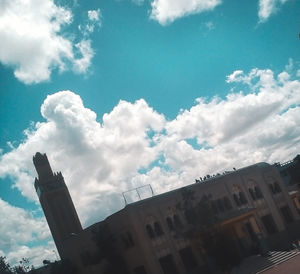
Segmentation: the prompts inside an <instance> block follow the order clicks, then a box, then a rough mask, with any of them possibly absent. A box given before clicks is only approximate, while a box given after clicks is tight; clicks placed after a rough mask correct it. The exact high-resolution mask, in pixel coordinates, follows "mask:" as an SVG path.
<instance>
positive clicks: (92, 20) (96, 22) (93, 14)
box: [78, 9, 102, 37]
mask: <svg viewBox="0 0 300 274" xmlns="http://www.w3.org/2000/svg"><path fill="white" fill-rule="evenodd" d="M101 17H102V15H101V11H100V9H97V10H89V11H88V12H87V20H86V22H85V24H83V25H79V26H78V29H79V30H80V31H81V33H82V34H83V35H84V36H85V37H87V36H89V35H90V34H91V33H93V32H94V30H95V29H96V28H98V29H99V28H100V27H101V25H102V22H101Z"/></svg>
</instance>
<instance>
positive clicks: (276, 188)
mask: <svg viewBox="0 0 300 274" xmlns="http://www.w3.org/2000/svg"><path fill="white" fill-rule="evenodd" d="M280 192H281V187H280V186H279V184H278V183H277V182H275V183H274V193H280Z"/></svg>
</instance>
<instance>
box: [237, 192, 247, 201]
mask: <svg viewBox="0 0 300 274" xmlns="http://www.w3.org/2000/svg"><path fill="white" fill-rule="evenodd" d="M239 196H240V202H241V204H247V203H248V201H247V198H246V196H245V194H244V192H242V191H240V192H239Z"/></svg>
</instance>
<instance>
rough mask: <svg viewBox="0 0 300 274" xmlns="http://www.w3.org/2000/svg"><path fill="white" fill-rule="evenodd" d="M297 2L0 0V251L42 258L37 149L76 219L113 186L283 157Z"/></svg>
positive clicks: (93, 213) (171, 183)
mask: <svg viewBox="0 0 300 274" xmlns="http://www.w3.org/2000/svg"><path fill="white" fill-rule="evenodd" d="M299 11H300V2H299V1H296V0H256V1H237V0H234V1H233V0H232V1H229V0H144V1H143V0H109V1H107V0H98V1H93V0H88V1H78V0H73V1H66V0H60V1H54V0H43V1H38V0H26V1H25V0H2V1H1V2H0V41H1V44H0V256H6V257H7V259H8V260H9V262H10V263H11V264H14V263H16V262H18V261H19V260H20V259H21V258H22V257H26V258H29V260H30V261H31V263H32V264H34V265H36V266H38V265H41V263H42V261H43V260H44V259H50V260H54V259H56V251H55V245H54V243H53V240H52V238H51V235H50V232H49V229H48V226H47V223H46V220H45V218H44V215H43V212H42V210H41V207H40V204H39V201H38V198H37V195H36V193H35V190H34V187H33V182H34V178H35V177H36V176H37V174H36V171H35V169H34V166H33V163H32V157H33V155H34V154H35V153H36V152H37V151H39V152H41V153H46V154H47V156H48V159H49V161H50V164H51V167H52V169H53V171H61V172H62V174H63V176H64V178H65V181H66V184H67V186H68V188H69V191H70V193H71V196H72V198H73V201H74V204H75V207H76V209H77V212H78V214H79V217H80V220H81V222H82V224H83V226H84V227H87V226H89V225H91V224H93V223H95V222H98V221H100V220H103V219H104V218H105V217H106V216H108V215H110V214H112V213H113V212H115V211H117V210H120V209H121V208H123V207H124V200H123V197H122V192H123V191H127V190H130V189H134V188H136V187H140V186H144V185H148V184H150V185H151V186H152V188H153V190H154V193H155V194H159V193H163V192H166V191H169V190H171V189H175V188H178V187H181V186H184V185H188V184H192V183H194V182H195V179H196V178H199V177H203V176H205V175H206V174H216V173H218V172H219V173H221V172H223V171H225V170H232V169H233V167H235V168H241V167H244V166H247V165H251V164H254V163H257V162H262V161H264V162H268V163H275V162H285V161H288V160H291V159H293V158H294V157H295V156H296V155H297V154H299V152H300V150H299V148H300V40H299V37H298V34H299V32H300V12H299ZM133 194H134V193H133ZM148 194H149V193H146V194H145V195H148ZM129 198H130V199H131V201H134V200H135V199H136V197H134V196H130V197H129Z"/></svg>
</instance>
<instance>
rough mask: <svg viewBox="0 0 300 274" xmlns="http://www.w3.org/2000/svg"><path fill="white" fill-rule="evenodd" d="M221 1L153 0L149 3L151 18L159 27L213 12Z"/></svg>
mask: <svg viewBox="0 0 300 274" xmlns="http://www.w3.org/2000/svg"><path fill="white" fill-rule="evenodd" d="M219 4H221V0H154V1H153V2H152V3H151V7H152V11H151V16H150V17H151V18H152V19H154V20H156V21H158V22H159V23H160V24H161V25H166V24H168V23H171V22H173V21H174V20H176V19H178V18H181V17H184V16H187V15H190V14H196V13H201V12H204V11H209V10H213V9H214V8H215V7H216V6H218V5H219Z"/></svg>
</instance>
